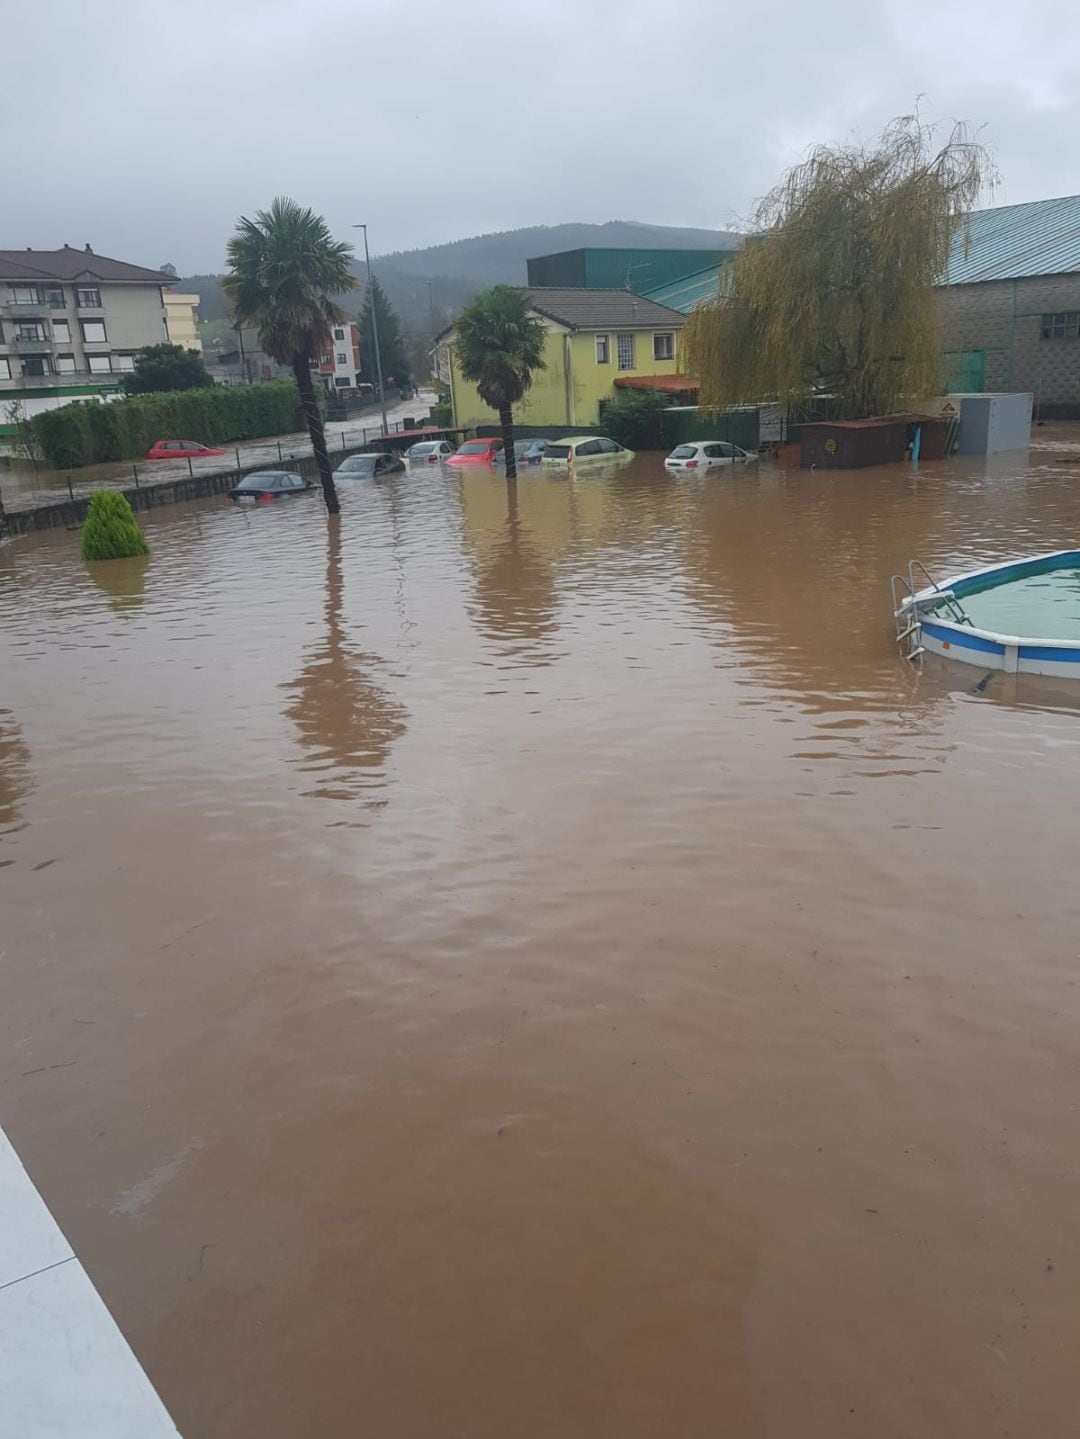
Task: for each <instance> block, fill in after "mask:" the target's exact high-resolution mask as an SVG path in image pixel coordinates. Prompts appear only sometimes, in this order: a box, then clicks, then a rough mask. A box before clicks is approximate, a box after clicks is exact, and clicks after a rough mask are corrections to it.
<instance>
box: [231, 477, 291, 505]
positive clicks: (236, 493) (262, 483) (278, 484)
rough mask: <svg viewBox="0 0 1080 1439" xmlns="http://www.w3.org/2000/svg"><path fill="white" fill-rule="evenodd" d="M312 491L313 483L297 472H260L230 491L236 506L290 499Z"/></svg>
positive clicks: (246, 478) (245, 479)
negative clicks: (306, 491) (261, 501)
mask: <svg viewBox="0 0 1080 1439" xmlns="http://www.w3.org/2000/svg"><path fill="white" fill-rule="evenodd" d="M310 489H311V481H310V480H305V479H304V477H303V475H299V474H297V473H296V471H295V470H258V471H256V473H255V474H251V475H245V476H244V478H243V479H242V480H241V481H240V483H239V484H238V485H237V486H236V487H235V488H234V489H231V490H230V491H229V499H230V500H232V501H233V503H234V504H242V503H246V504H256V503H257V502H258V501H259V500H285V499H289V498H291V497H292V496H293V495H302V494H303V493H304V491H305V490H310Z"/></svg>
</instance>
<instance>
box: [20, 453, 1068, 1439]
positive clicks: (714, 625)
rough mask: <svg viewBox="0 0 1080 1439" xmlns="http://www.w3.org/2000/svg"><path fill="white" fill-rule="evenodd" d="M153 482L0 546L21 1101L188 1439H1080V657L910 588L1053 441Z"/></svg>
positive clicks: (1014, 530) (1048, 516) (1024, 537)
mask: <svg viewBox="0 0 1080 1439" xmlns="http://www.w3.org/2000/svg"><path fill="white" fill-rule="evenodd" d="M1077 448H1078V449H1080V446H1078V447H1077ZM140 519H141V520H142V522H143V523H144V526H145V529H146V532H147V536H148V539H149V541H150V545H151V551H152V553H151V557H150V560H149V563H146V564H143V563H138V562H136V563H130V564H124V565H116V566H104V567H100V566H99V567H95V568H94V569H92V570H90V569H88V568H87V567H86V566H85V565H84V564H83V563H82V562H81V560H80V559H79V555H78V537H77V536H76V535H74V534H67V533H59V534H50V535H47V536H42V537H33V538H30V539H27V540H20V541H17V542H13V543H11V544H8V545H5V546H0V680H2V684H0V866H3V867H2V868H0V916H2V919H0V984H2V1004H0V1032H2V1037H3V1044H2V1047H0V1122H2V1123H3V1125H4V1126H5V1128H6V1129H7V1131H8V1133H9V1136H10V1138H11V1140H12V1142H13V1143H14V1144H15V1145H16V1147H17V1148H18V1149H19V1151H20V1153H21V1154H22V1157H23V1158H24V1160H25V1162H26V1165H27V1167H28V1169H29V1171H30V1173H31V1175H32V1177H33V1178H34V1180H35V1182H36V1183H37V1184H38V1186H39V1187H40V1189H41V1190H42V1192H43V1194H44V1196H45V1198H46V1200H47V1201H48V1203H49V1204H50V1205H51V1207H52V1209H53V1212H54V1213H55V1215H56V1217H57V1219H58V1220H59V1222H60V1223H61V1225H62V1226H63V1227H64V1229H65V1230H66V1231H67V1234H68V1236H69V1238H70V1239H71V1242H72V1244H73V1245H74V1248H75V1250H76V1251H77V1253H78V1254H79V1256H80V1258H81V1259H82V1260H83V1262H84V1264H85V1266H86V1268H87V1270H88V1271H89V1273H90V1275H91V1277H92V1278H93V1280H94V1281H95V1283H96V1284H97V1286H98V1288H99V1289H100V1291H101V1293H102V1295H103V1296H104V1298H105V1299H106V1301H107V1302H108V1304H109V1305H110V1307H111V1309H112V1311H113V1313H114V1314H115V1316H116V1318H117V1321H118V1322H119V1324H120V1325H121V1327H122V1328H123V1330H124V1332H125V1333H126V1334H127V1336H128V1337H129V1339H130V1341H131V1343H132V1345H133V1347H134V1349H135V1351H136V1353H137V1354H138V1356H139V1358H140V1359H141V1360H142V1362H143V1363H144V1365H145V1366H146V1369H147V1371H148V1373H149V1375H150V1377H151V1379H152V1380H153V1382H154V1383H155V1384H156V1386H157V1387H158V1389H159V1391H160V1393H161V1395H162V1397H163V1399H164V1400H165V1402H166V1404H167V1405H168V1407H169V1408H170V1410H171V1412H172V1414H173V1416H174V1417H175V1419H176V1422H177V1424H178V1426H179V1427H180V1429H181V1431H182V1432H183V1433H184V1434H185V1436H187V1439H237V1436H242V1439H248V1436H252V1439H255V1436H258V1439H296V1436H319V1439H338V1436H341V1439H353V1436H360V1435H364V1436H368V1435H370V1436H373V1439H374V1436H379V1439H383V1436H387V1439H436V1436H451V1435H460V1436H468V1439H507V1436H515V1439H654V1436H657V1439H674V1436H678V1439H720V1436H722V1439H837V1436H848V1435H850V1436H859V1439H994V1436H1013V1439H1057V1436H1065V1435H1070V1434H1075V1433H1076V1432H1077V1431H1078V1427H1080V1417H1078V1415H1080V1400H1078V1397H1077V1377H1076V1356H1077V1353H1078V1351H1080V1245H1078V1238H1080V1109H1078V1096H1080V989H1078V978H1080V925H1078V900H1080V879H1078V877H1080V832H1078V830H1080V823H1078V818H1077V816H1078V814H1080V707H1078V704H1080V696H1077V695H1076V694H1072V695H1070V694H1069V693H1068V692H1067V690H1066V687H1065V686H1064V685H1058V687H1057V688H1055V687H1054V685H1053V683H1052V682H1049V681H1044V682H1042V683H1041V684H1039V682H1032V683H1030V684H1029V685H1028V686H1024V685H1023V684H1021V685H1020V686H1017V685H1016V683H1015V681H1013V682H1012V683H1013V687H1012V688H1011V689H1010V688H1007V683H1008V682H1007V681H1006V679H1005V678H1004V677H1000V676H999V677H996V678H994V679H992V680H990V681H989V682H988V683H985V684H981V683H980V681H982V680H983V678H984V677H983V676H982V675H981V674H980V673H979V671H977V670H973V669H969V668H966V667H962V666H957V667H953V668H951V669H950V668H946V667H944V666H939V667H935V668H933V669H931V668H929V667H928V668H927V670H926V672H925V673H924V674H922V675H919V674H918V673H917V672H915V671H914V670H913V669H911V668H910V667H909V666H907V665H906V664H905V662H903V661H902V660H901V659H899V658H898V656H897V654H896V648H895V643H894V639H893V633H892V620H891V615H890V608H889V601H888V577H889V575H890V573H891V572H892V571H893V570H896V569H899V568H902V567H903V566H905V565H906V563H907V561H908V559H909V558H910V557H911V556H918V557H919V558H921V559H923V560H924V561H925V562H926V563H927V564H928V565H929V566H930V567H931V569H933V570H936V571H940V572H942V573H946V574H947V573H949V572H950V571H955V570H958V569H961V568H971V567H974V566H976V565H979V564H988V563H991V562H993V561H995V560H1001V559H1005V558H1007V557H1010V556H1014V555H1017V554H1025V553H1034V552H1037V551H1040V550H1046V549H1054V548H1063V547H1065V546H1067V545H1075V544H1076V543H1077V541H1078V540H1080V467H1077V466H1076V465H1069V464H1067V463H1065V462H1064V457H1063V454H1062V452H1061V451H1060V449H1059V450H1056V451H1055V450H1053V449H1046V450H1041V451H1040V450H1033V451H1032V453H1031V456H1030V462H1028V461H1026V460H1025V458H1024V457H1023V456H1020V457H1017V456H1012V457H1008V458H1004V459H1002V458H998V459H996V460H993V461H990V462H971V461H958V462H954V463H953V464H930V465H924V466H923V467H922V468H921V469H920V470H919V471H918V472H917V473H915V472H912V471H909V470H908V469H907V468H906V467H902V466H898V467H894V468H890V469H887V470H867V471H862V472H858V473H848V474H836V473H834V474H822V473H814V474H809V473H805V474H804V473H799V472H797V471H796V472H782V471H778V470H774V469H771V468H769V467H766V466H762V467H760V469H754V468H751V469H747V470H741V471H738V472H737V473H735V474H734V475H727V476H724V477H719V478H708V479H696V480H692V481H688V480H683V479H680V480H672V479H670V478H668V477H667V476H666V475H665V473H664V471H663V469H662V467H661V465H660V461H659V457H656V456H639V457H638V459H637V460H636V461H635V462H634V463H633V465H631V466H629V467H628V468H626V469H623V470H616V471H613V472H609V473H604V472H597V473H595V474H590V475H588V476H582V477H580V478H578V479H577V480H576V481H575V482H573V483H569V482H568V481H567V479H566V478H565V477H564V476H560V475H549V474H548V473H539V472H536V471H530V472H528V473H526V474H524V475H523V476H522V478H521V479H520V480H519V481H518V483H517V486H516V490H515V489H511V490H509V491H508V488H507V484H506V482H505V481H504V480H503V478H502V477H501V476H500V475H498V474H492V473H490V472H487V471H478V472H474V473H464V474H459V475H455V474H452V473H445V474H444V473H432V472H429V471H427V470H424V471H421V472H419V473H418V474H414V475H409V476H403V477H391V478H389V479H388V480H384V481H381V482H377V483H372V482H363V483H362V484H360V485H357V486H355V487H353V488H350V489H348V490H347V491H346V492H345V494H344V497H343V513H342V516H341V520H340V525H339V526H337V527H333V528H331V529H330V530H329V531H328V526H327V521H326V518H325V515H324V514H323V513H322V511H321V506H320V501H319V498H318V496H317V495H314V494H313V495H311V496H307V497H303V498H300V499H297V500H294V501H292V502H290V503H287V504H281V505H278V506H276V507H271V508H266V509H263V508H258V509H256V510H254V511H243V512H238V511H236V510H233V509H230V508H229V507H228V506H227V505H226V504H224V503H222V502H221V501H217V500H215V501H204V502H199V503H193V504H190V505H188V506H181V507H176V508H173V509H168V510H161V511H158V512H151V513H149V514H147V515H145V516H141V517H140ZM0 1428H2V1423H0Z"/></svg>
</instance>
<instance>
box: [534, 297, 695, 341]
mask: <svg viewBox="0 0 1080 1439" xmlns="http://www.w3.org/2000/svg"><path fill="white" fill-rule="evenodd" d="M526 293H527V294H528V296H529V299H530V300H531V302H532V305H533V308H534V309H535V310H538V311H539V312H540V314H542V315H546V316H547V317H548V319H550V320H557V321H558V322H559V323H560V324H562V325H566V326H567V327H568V328H569V329H571V330H597V329H599V330H605V329H611V330H614V329H622V330H634V329H640V330H653V329H656V328H657V326H660V325H662V326H663V327H664V329H665V330H677V329H679V328H680V327H681V326H682V325H683V324H684V323H685V320H684V317H683V316H682V315H680V314H679V312H678V311H677V310H670V309H668V307H667V306H666V305H658V304H656V302H655V301H654V300H646V299H644V298H643V297H642V296H641V295H635V294H633V292H632V291H630V290H586V289H584V288H573V289H571V288H569V287H568V288H565V289H564V288H559V287H555V286H552V287H551V288H543V287H540V286H531V287H530V288H529V289H528V290H527V291H526Z"/></svg>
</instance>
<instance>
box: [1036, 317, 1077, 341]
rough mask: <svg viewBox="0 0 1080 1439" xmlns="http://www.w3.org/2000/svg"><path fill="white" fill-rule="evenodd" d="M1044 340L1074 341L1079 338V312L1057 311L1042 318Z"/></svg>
mask: <svg viewBox="0 0 1080 1439" xmlns="http://www.w3.org/2000/svg"><path fill="white" fill-rule="evenodd" d="M1042 337H1043V339H1044V340H1075V339H1077V338H1080V310H1058V311H1057V312H1056V313H1055V314H1053V315H1044V316H1043V317H1042Z"/></svg>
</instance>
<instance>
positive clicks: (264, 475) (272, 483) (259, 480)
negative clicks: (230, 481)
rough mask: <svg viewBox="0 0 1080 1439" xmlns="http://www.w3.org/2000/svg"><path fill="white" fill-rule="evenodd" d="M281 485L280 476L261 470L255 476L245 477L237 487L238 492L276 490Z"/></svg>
mask: <svg viewBox="0 0 1080 1439" xmlns="http://www.w3.org/2000/svg"><path fill="white" fill-rule="evenodd" d="M280 484H281V476H280V475H279V474H276V473H275V472H274V471H273V470H263V471H262V472H261V473H259V474H257V475H245V476H244V478H243V479H242V480H241V481H240V483H239V484H238V485H237V487H236V488H237V489H238V490H276V489H277V488H278V487H279V485H280Z"/></svg>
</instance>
